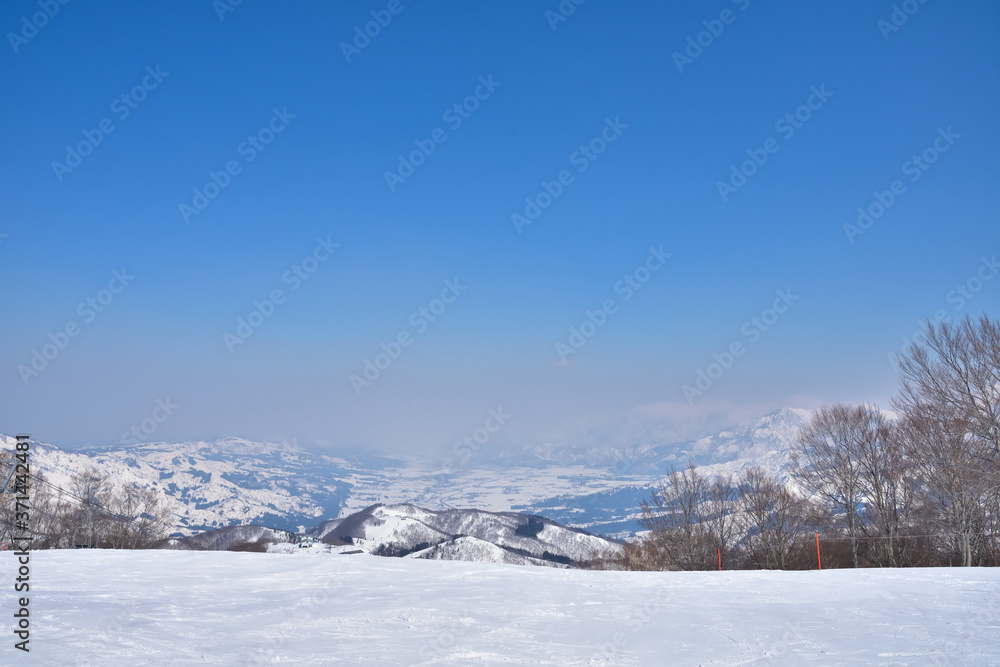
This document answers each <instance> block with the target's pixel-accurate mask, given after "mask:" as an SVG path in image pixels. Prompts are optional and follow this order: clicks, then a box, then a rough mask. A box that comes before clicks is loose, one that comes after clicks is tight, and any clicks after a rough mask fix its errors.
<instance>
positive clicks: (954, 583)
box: [0, 550, 1000, 667]
mask: <svg viewBox="0 0 1000 667" xmlns="http://www.w3.org/2000/svg"><path fill="white" fill-rule="evenodd" d="M15 568H16V563H15V560H14V558H13V556H12V554H11V553H10V552H6V553H3V554H0V581H3V582H10V584H9V587H8V584H7V583H3V584H2V585H3V587H4V588H6V589H7V590H8V592H7V593H5V594H4V595H3V596H0V600H2V601H3V604H2V607H3V619H4V620H3V623H2V625H3V627H4V631H3V635H4V637H5V639H4V642H3V649H2V659H0V664H4V665H15V664H31V665H59V666H65V665H91V664H92V665H117V666H125V665H130V666H131V665H197V664H209V665H270V664H279V665H286V664H291V665H306V664H308V665H323V664H343V665H653V666H657V667H660V666H669V665H749V664H752V665H769V664H776V665H976V666H982V665H1000V569H995V568H994V569H978V568H976V569H957V568H956V569H910V570H853V571H851V570H826V571H823V572H815V571H813V572H698V573H684V572H590V571H581V570H559V569H554V568H540V567H523V566H516V565H500V564H488V563H468V562H454V561H426V560H416V559H397V558H379V557H375V556H369V555H366V554H355V555H346V554H337V553H321V552H319V551H314V552H312V553H294V554H289V553H285V554H282V553H267V554H262V553H231V552H188V551H184V552H174V551H131V552H130V551H102V550H93V551H40V552H34V553H33V554H32V555H31V588H32V590H31V603H30V608H31V620H32V634H31V644H30V646H31V653H30V655H26V654H24V653H22V652H20V651H17V650H15V649H14V648H13V643H14V635H13V633H12V632H11V630H12V628H13V624H12V622H11V613H12V612H13V611H14V599H13V598H14V593H13V592H12V587H13V581H14V578H15V576H16V575H15ZM25 658H27V659H25Z"/></svg>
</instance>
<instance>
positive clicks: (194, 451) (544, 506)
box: [0, 409, 810, 551]
mask: <svg viewBox="0 0 1000 667" xmlns="http://www.w3.org/2000/svg"><path fill="white" fill-rule="evenodd" d="M809 416H810V413H809V412H808V411H805V410H793V409H783V410H779V411H777V412H774V413H772V414H770V415H766V416H764V417H761V418H760V419H756V420H753V421H750V422H747V423H744V424H741V425H738V426H734V427H731V428H727V429H725V430H722V431H720V432H717V433H714V434H709V435H706V436H704V437H701V438H697V439H691V440H686V441H682V442H677V443H674V444H656V445H653V444H651V443H654V442H662V441H663V438H661V437H660V436H661V435H662V433H664V432H666V431H665V427H660V426H657V425H656V424H652V423H651V424H643V425H632V428H634V432H635V433H638V434H644V435H642V437H641V439H640V442H639V443H638V444H636V446H634V447H620V446H615V447H608V448H604V449H602V448H600V447H597V446H595V445H593V444H588V445H586V446H574V445H573V444H572V443H543V444H540V445H536V446H532V447H527V448H523V449H520V450H504V451H499V452H495V453H494V454H493V455H492V456H486V455H485V452H484V453H483V454H484V455H483V456H478V457H477V458H475V459H473V460H471V461H468V462H461V461H455V460H453V459H452V460H449V459H447V457H445V458H442V457H437V458H433V457H428V458H416V457H408V458H403V457H398V458H378V457H371V456H368V457H362V456H356V455H342V456H334V455H329V454H322V453H316V452H309V451H306V450H304V449H301V448H298V447H294V446H290V445H287V444H273V443H256V442H251V441H248V440H243V439H239V438H227V439H223V440H219V441H216V442H189V443H179V444H178V443H163V442H157V443H148V444H142V445H134V446H123V447H108V448H99V449H98V448H95V449H84V450H74V451H68V450H63V449H60V448H58V447H56V446H54V445H49V444H46V443H40V442H33V444H32V463H33V466H34V469H35V470H37V471H41V472H43V473H45V475H47V476H48V478H49V479H50V481H51V482H52V483H53V484H55V485H57V486H59V487H61V488H67V487H68V485H69V483H70V478H71V476H72V475H73V473H75V472H77V471H80V470H83V469H85V468H87V467H96V468H98V469H100V470H102V471H105V472H106V473H108V474H109V475H110V476H111V477H112V478H113V479H114V480H116V482H118V483H127V484H136V485H140V486H154V487H156V488H159V489H161V490H162V491H163V493H164V494H165V495H166V497H167V498H168V500H169V503H170V506H171V507H170V508H171V510H172V511H173V512H174V513H175V514H176V515H177V517H178V522H177V525H176V528H175V534H177V535H190V534H193V533H196V532H201V531H205V530H210V529H213V528H219V527H224V526H232V525H247V524H260V525H265V526H270V527H272V528H276V529H282V530H287V531H297V530H298V529H299V527H300V526H306V527H308V526H314V525H316V524H317V523H319V522H320V521H323V520H324V519H330V518H334V517H347V516H348V515H350V514H352V513H354V512H358V511H360V510H363V509H365V508H368V507H370V506H372V505H375V504H379V503H381V504H386V505H398V504H402V503H413V504H415V505H419V506H420V507H426V508H427V509H428V510H434V511H441V510H449V509H452V508H456V507H476V508H479V509H481V510H486V511H492V512H510V511H512V510H513V511H515V512H523V513H527V514H537V515H540V516H544V517H546V518H548V519H551V520H553V521H557V522H559V523H561V524H564V525H567V526H574V527H578V528H584V529H586V530H588V531H590V532H592V533H597V534H603V535H610V536H614V537H626V536H628V535H630V534H634V533H635V532H636V531H637V530H639V528H640V527H639V524H638V523H637V521H636V516H637V512H638V506H639V502H640V501H641V500H642V499H644V498H646V497H648V495H649V492H650V490H651V489H652V488H653V487H654V486H655V485H656V483H657V481H658V480H659V479H661V478H662V477H663V476H665V475H666V474H668V473H669V471H670V470H671V469H674V468H681V467H684V466H686V465H687V462H688V461H689V460H690V461H692V462H693V463H694V464H695V465H698V466H706V467H707V469H708V471H709V472H739V471H740V470H741V469H743V468H745V467H746V466H748V465H758V466H762V467H764V468H766V469H768V470H771V471H773V472H777V473H781V472H782V470H783V469H784V466H785V465H786V464H787V453H788V449H789V447H790V446H791V445H792V443H793V442H794V439H795V435H796V433H797V431H798V429H799V428H800V427H801V426H802V425H803V424H805V423H806V421H807V420H808V419H809ZM651 433H652V434H655V435H656V437H655V438H654V437H653V436H651V435H649V434H651ZM637 437H638V436H637ZM664 437H665V436H664ZM14 442H15V441H14V438H12V437H7V436H0V446H2V447H3V448H4V449H7V450H10V449H13V446H14ZM435 525H436V524H435ZM444 532H446V533H448V534H451V535H457V534H465V535H472V533H471V532H469V531H462V530H457V529H455V530H452V529H450V528H449V529H447V530H445V531H444ZM357 537H358V538H359V539H368V538H366V537H365V536H364V535H357ZM476 537H477V539H483V538H481V537H479V536H476ZM484 541H486V542H489V543H491V544H492V543H493V541H492V540H491V539H490V538H486V539H485V540H484ZM466 542H470V544H471V541H466ZM435 544H437V543H436V542H435ZM463 544H465V543H464V542H463ZM449 548H452V547H449ZM463 548H465V547H463ZM469 548H471V547H469ZM439 551H440V550H439Z"/></svg>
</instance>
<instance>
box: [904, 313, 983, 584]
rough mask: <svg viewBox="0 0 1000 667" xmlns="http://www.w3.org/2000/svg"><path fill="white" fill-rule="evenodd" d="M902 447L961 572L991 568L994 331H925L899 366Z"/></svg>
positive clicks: (962, 327) (965, 325) (977, 326)
mask: <svg viewBox="0 0 1000 667" xmlns="http://www.w3.org/2000/svg"><path fill="white" fill-rule="evenodd" d="M900 372H901V374H902V378H901V382H900V395H899V397H898V398H897V399H896V400H895V402H894V403H895V405H896V407H897V408H898V409H899V410H900V411H901V412H902V413H903V415H904V416H905V422H904V423H905V434H904V438H903V441H904V443H905V446H906V448H907V450H908V453H909V456H908V458H909V459H910V460H911V461H912V463H913V465H914V466H915V468H916V469H917V470H918V472H919V478H920V481H921V490H922V492H923V494H924V497H925V500H926V502H927V503H928V504H929V506H930V513H931V516H932V517H933V518H934V520H935V521H936V523H937V525H938V526H940V527H941V528H942V529H944V530H946V531H948V532H949V533H951V535H950V536H949V538H950V540H951V542H952V547H953V551H954V552H955V554H956V555H957V557H958V560H959V562H960V563H961V564H962V565H973V564H985V563H987V562H995V559H996V551H997V547H996V538H995V536H994V533H995V531H996V528H997V526H996V524H997V520H998V517H997V509H996V508H997V505H998V502H997V496H998V494H1000V324H998V323H996V322H993V321H991V320H990V319H989V318H987V317H986V315H982V316H981V317H980V318H979V319H978V320H973V319H972V318H970V317H968V316H966V317H965V319H964V320H962V322H960V323H959V324H957V325H949V324H947V323H941V324H935V323H933V322H930V323H928V324H927V327H926V332H925V334H924V340H923V341H922V342H917V343H914V344H913V345H911V346H910V349H909V351H908V353H907V354H906V355H905V356H904V358H903V359H901V360H900Z"/></svg>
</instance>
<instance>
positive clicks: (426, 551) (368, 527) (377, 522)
mask: <svg viewBox="0 0 1000 667" xmlns="http://www.w3.org/2000/svg"><path fill="white" fill-rule="evenodd" d="M313 534H314V535H315V536H316V537H317V538H320V539H322V540H323V541H324V542H326V543H328V544H351V545H354V546H357V547H359V548H361V549H364V550H365V551H367V552H369V553H375V554H380V555H387V556H405V555H413V556H415V557H420V558H437V559H455V560H475V559H476V557H477V556H478V555H481V554H483V553H485V552H487V551H488V552H489V553H490V554H491V557H490V561H491V562H504V563H506V562H515V561H516V560H517V559H516V558H514V557H519V558H522V559H523V558H529V559H533V560H537V561H545V562H548V563H559V564H570V563H577V562H581V561H587V560H590V559H591V558H592V557H593V556H594V554H595V553H597V552H605V553H606V552H611V551H618V550H620V548H621V547H620V545H618V544H617V543H614V542H611V541H608V540H606V539H604V538H601V537H597V536H594V535H591V534H589V533H587V532H584V531H582V530H579V529H575V528H567V527H566V526H562V525H559V524H558V523H556V522H554V521H550V520H549V519H545V518H542V517H538V516H528V515H524V514H517V513H515V512H486V511H483V510H475V509H452V510H443V511H432V510H426V509H423V508H421V507H416V506H415V505H374V506H372V507H369V508H367V509H365V510H363V511H361V512H357V513H355V514H352V515H351V516H349V517H346V518H345V519H343V520H341V521H338V522H336V523H332V524H331V523H327V524H325V525H324V524H321V525H320V526H319V527H318V528H317V530H316V531H315V532H314V533H313ZM466 538H471V539H466ZM487 545H489V546H487ZM490 547H492V548H490ZM500 552H503V553H504V554H507V555H509V557H510V558H508V556H507V555H503V556H502V555H501V553H500ZM418 553H419V554H420V555H418Z"/></svg>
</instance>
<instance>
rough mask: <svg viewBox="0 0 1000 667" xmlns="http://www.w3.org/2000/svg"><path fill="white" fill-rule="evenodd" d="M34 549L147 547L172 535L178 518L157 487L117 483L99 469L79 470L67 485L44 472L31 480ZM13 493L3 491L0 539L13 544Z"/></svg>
mask: <svg viewBox="0 0 1000 667" xmlns="http://www.w3.org/2000/svg"><path fill="white" fill-rule="evenodd" d="M29 494H30V498H31V507H30V511H29V515H30V521H29V522H28V528H29V534H30V535H31V537H32V543H31V548H32V549H72V548H74V547H100V548H107V549H144V548H147V547H149V546H151V545H152V544H153V543H155V542H156V541H158V540H160V539H162V538H164V537H166V536H167V533H168V532H169V530H170V529H171V528H172V527H173V523H174V522H173V518H174V517H173V516H172V515H171V512H170V511H169V509H168V508H167V504H166V501H165V499H164V497H163V495H162V494H161V493H160V492H159V491H157V490H156V489H154V488H150V487H140V486H135V485H132V484H127V483H121V484H116V483H115V482H114V481H113V480H112V479H111V478H110V477H109V476H108V475H106V474H104V473H102V472H100V471H98V470H97V469H96V468H87V469H84V470H81V471H78V472H76V473H74V474H73V475H72V476H71V477H70V480H69V483H68V484H66V488H62V487H59V486H56V485H55V484H52V483H51V482H50V481H49V480H48V478H46V477H45V476H44V475H42V474H38V473H35V474H33V475H32V476H31V478H30V481H29ZM15 519H16V503H15V496H14V494H12V493H4V494H0V541H3V542H4V543H6V545H7V548H10V541H11V539H12V537H13V536H23V535H24V534H25V531H24V530H22V529H19V528H18V527H17V525H16V521H15Z"/></svg>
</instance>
